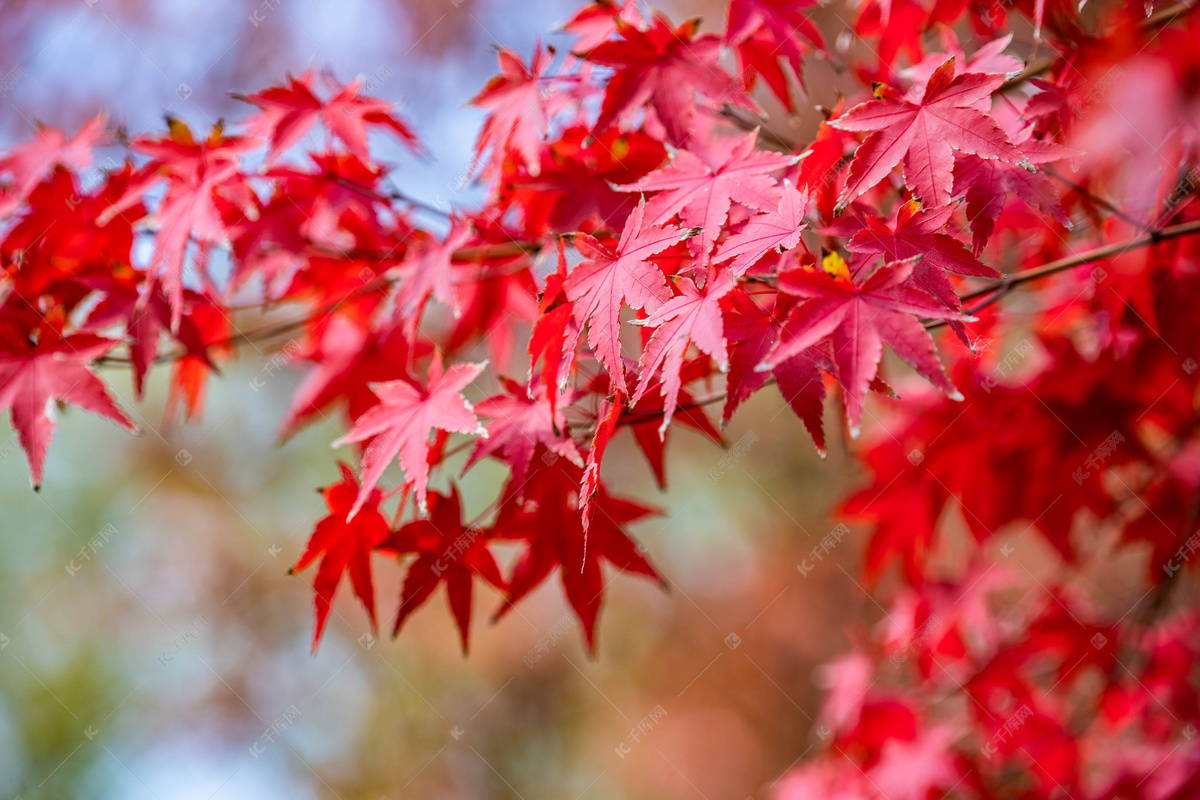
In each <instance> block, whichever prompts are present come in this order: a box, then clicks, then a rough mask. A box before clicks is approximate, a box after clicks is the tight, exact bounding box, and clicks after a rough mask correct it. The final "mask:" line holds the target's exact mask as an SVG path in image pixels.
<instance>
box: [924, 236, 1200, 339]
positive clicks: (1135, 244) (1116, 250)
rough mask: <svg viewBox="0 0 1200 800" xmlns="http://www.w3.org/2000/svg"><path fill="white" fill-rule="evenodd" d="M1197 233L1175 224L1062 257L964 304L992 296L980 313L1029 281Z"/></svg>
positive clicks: (1016, 275)
mask: <svg viewBox="0 0 1200 800" xmlns="http://www.w3.org/2000/svg"><path fill="white" fill-rule="evenodd" d="M1195 233H1200V220H1194V221H1192V222H1184V223H1182V224H1180V225H1172V226H1171V227H1169V228H1162V229H1151V230H1150V231H1148V232H1146V233H1144V234H1142V235H1141V236H1135V237H1134V238H1132V239H1126V240H1125V241H1123V242H1115V243H1114V244H1106V245H1104V246H1103V247H1097V248H1095V249H1094V250H1088V251H1086V252H1084V253H1078V254H1076V255H1073V256H1068V257H1066V258H1060V259H1058V260H1056V261H1051V262H1050V263H1048V264H1043V265H1042V266H1040V267H1034V268H1033V269H1027V270H1022V271H1021V272H1014V273H1013V274H1012V275H1009V276H1008V277H1007V278H1005V279H1003V280H1001V281H998V282H997V283H996V284H995V285H993V286H988V287H985V288H983V289H977V290H976V291H973V292H968V293H967V294H965V295H963V296H962V298H961V299H962V300H963V301H967V300H974V299H975V298H977V297H985V296H987V295H993V298H991V299H989V300H988V301H987V302H985V303H981V304H980V305H978V306H976V307H975V308H973V309H970V311H972V312H973V311H978V310H980V309H982V308H986V307H987V306H989V305H991V304H992V303H994V302H996V300H997V299H999V297H1002V296H1004V295H1006V294H1008V293H1009V292H1011V291H1012V290H1013V289H1014V288H1015V287H1017V286H1019V285H1021V284H1023V283H1029V282H1030V281H1035V280H1037V279H1038V278H1044V277H1046V276H1048V275H1054V274H1055V273H1058V272H1063V271H1065V270H1068V269H1073V268H1074V267H1081V266H1083V265H1085V264H1091V263H1092V262H1095V261H1103V260H1104V259H1106V258H1112V257H1113V256H1119V255H1121V254H1122V253H1124V252H1126V251H1129V250H1137V249H1139V248H1142V247H1149V246H1150V245H1154V244H1158V243H1160V242H1165V241H1168V240H1170V239H1178V238H1180V237H1183V236H1190V235H1192V234H1195ZM945 324H946V322H945V320H934V321H930V322H927V323H926V324H925V327H926V328H927V329H929V330H932V329H934V328H940V327H941V326H943V325H945Z"/></svg>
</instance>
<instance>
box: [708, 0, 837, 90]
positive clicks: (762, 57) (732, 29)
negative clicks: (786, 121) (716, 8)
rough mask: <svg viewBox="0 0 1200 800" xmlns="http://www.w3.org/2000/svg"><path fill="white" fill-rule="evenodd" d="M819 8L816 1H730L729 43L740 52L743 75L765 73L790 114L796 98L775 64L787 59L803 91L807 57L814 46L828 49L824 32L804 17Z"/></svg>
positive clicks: (726, 35)
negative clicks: (788, 88)
mask: <svg viewBox="0 0 1200 800" xmlns="http://www.w3.org/2000/svg"><path fill="white" fill-rule="evenodd" d="M816 5H817V3H816V2H815V0H802V1H801V2H795V0H730V3H729V21H728V23H727V24H726V26H725V27H726V31H725V41H726V43H727V44H729V45H730V46H733V47H737V48H738V50H737V52H738V55H739V56H740V60H741V62H742V67H743V70H742V71H743V74H746V73H747V72H748V71H749V70H750V69H751V68H753V69H756V70H757V71H759V72H762V73H763V75H764V77H766V78H767V83H768V84H769V85H770V87H771V90H772V91H773V92H774V93H775V95H776V96H777V97H778V98H779V99H780V101H781V102H782V103H783V104H784V105H786V106H787V107H788V110H789V111H790V110H792V98H791V95H790V93H789V92H788V91H787V81H786V79H785V78H783V76H782V74H778V76H777V77H775V74H776V73H778V71H779V68H778V66H776V65H775V63H774V62H776V61H777V60H778V59H780V58H782V59H785V60H786V61H787V63H788V66H790V67H791V69H792V73H793V74H794V75H795V76H796V79H797V80H798V81H800V86H801V88H803V86H804V57H805V56H806V55H808V52H809V50H811V49H812V48H811V46H812V45H815V46H816V47H818V48H820V49H821V50H824V49H825V42H824V39H823V38H822V36H821V32H820V31H819V30H818V29H817V26H816V25H814V24H813V23H812V21H811V20H809V18H808V17H807V16H805V15H804V8H805V7H806V6H816ZM801 37H803V39H802V38H801ZM805 40H807V42H806V41H805ZM747 45H749V46H747ZM750 74H751V75H753V72H750Z"/></svg>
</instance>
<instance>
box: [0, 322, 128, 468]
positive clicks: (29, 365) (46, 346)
mask: <svg viewBox="0 0 1200 800" xmlns="http://www.w3.org/2000/svg"><path fill="white" fill-rule="evenodd" d="M116 344H118V342H117V341H116V340H114V339H105V338H103V337H100V336H95V335H93V334H90V333H77V334H74V335H71V336H62V335H61V334H60V333H58V332H57V331H54V330H53V329H52V328H51V327H50V326H49V325H45V326H43V327H42V329H41V332H40V334H39V337H38V340H37V341H36V342H32V341H30V340H29V338H28V337H27V336H25V335H23V334H21V333H19V332H17V331H15V330H13V329H11V328H10V327H8V326H7V325H6V326H3V327H0V410H2V409H5V408H7V409H8V410H9V414H10V416H11V418H12V426H13V428H14V429H16V431H17V436H18V437H19V438H20V441H21V447H22V448H24V450H25V455H26V457H27V458H28V460H29V474H30V480H31V483H32V484H33V486H34V488H37V487H38V486H39V485H40V484H41V482H42V464H43V462H44V461H45V459H46V448H47V447H49V446H50V439H51V437H52V436H53V435H54V428H55V426H56V425H57V421H56V420H55V414H54V410H53V408H52V407H51V405H50V401H52V400H57V401H60V402H63V403H70V404H71V405H73V406H79V407H80V408H82V409H84V410H85V411H90V412H92V413H93V414H98V415H99V416H102V417H107V418H108V419H111V420H112V421H113V422H115V423H117V424H118V425H121V426H122V427H125V428H127V429H129V430H131V431H132V430H136V426H135V425H134V424H133V423H132V422H130V420H129V418H128V417H126V416H125V414H124V412H122V411H121V409H120V407H119V406H117V404H116V403H115V402H113V399H112V397H110V396H109V394H108V390H107V389H106V388H105V385H104V382H103V381H101V380H100V379H99V378H97V377H96V375H95V374H94V373H93V372H92V370H91V369H89V368H88V364H89V362H92V361H95V360H96V359H97V358H99V357H100V356H102V355H104V354H105V353H107V352H108V351H109V350H110V349H112V347H113V346H114V345H116Z"/></svg>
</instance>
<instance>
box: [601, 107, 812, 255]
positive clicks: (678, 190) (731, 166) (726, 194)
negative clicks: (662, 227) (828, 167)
mask: <svg viewBox="0 0 1200 800" xmlns="http://www.w3.org/2000/svg"><path fill="white" fill-rule="evenodd" d="M757 142H758V131H751V132H750V133H748V134H746V135H745V136H739V137H733V136H720V137H714V138H713V139H712V140H711V141H707V142H704V143H703V144H702V145H701V144H700V143H699V142H697V143H696V144H697V146H696V149H697V150H698V151H699V154H697V153H693V152H691V151H689V150H679V151H677V152H676V153H675V156H674V157H673V158H672V159H671V162H670V163H669V164H668V165H667V166H665V167H662V168H661V169H657V170H655V171H654V172H651V173H650V174H649V175H647V176H645V177H644V178H642V179H641V180H639V181H637V182H636V183H632V184H630V185H628V186H621V187H618V188H620V189H621V190H622V191H626V192H658V194H656V195H655V196H654V197H653V198H652V199H651V200H650V201H649V203H648V204H647V206H646V216H647V218H648V219H649V221H650V223H651V224H655V225H657V224H661V223H664V222H666V221H668V220H669V219H671V217H673V216H675V215H676V214H679V216H680V217H682V218H683V222H684V224H685V225H688V226H690V227H693V228H698V229H699V230H700V233H699V234H698V235H697V237H696V239H695V241H697V242H698V243H699V248H698V251H697V252H698V254H699V255H707V254H708V252H709V251H711V250H712V246H713V244H714V243H715V242H716V241H717V236H718V235H720V233H721V229H722V227H724V225H725V220H726V219H727V218H728V217H729V207H730V205H731V204H732V203H733V202H734V201H736V202H739V203H741V204H743V205H746V206H749V207H751V208H754V209H757V210H758V211H768V210H770V209H774V208H775V207H776V206H777V205H778V204H779V197H780V190H779V186H778V185H777V184H776V182H775V181H774V180H773V179H772V178H770V177H769V175H770V174H771V173H772V172H777V171H779V170H781V169H783V168H784V167H787V166H789V165H791V164H794V163H795V162H796V160H797V157H796V156H785V155H781V154H779V153H768V152H763V151H760V150H757V149H756V147H755V145H756V143H757Z"/></svg>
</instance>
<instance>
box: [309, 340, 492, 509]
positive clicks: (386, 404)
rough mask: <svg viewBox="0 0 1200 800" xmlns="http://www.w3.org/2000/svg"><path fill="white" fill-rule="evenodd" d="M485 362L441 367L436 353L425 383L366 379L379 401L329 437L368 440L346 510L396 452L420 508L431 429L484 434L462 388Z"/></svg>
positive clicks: (344, 441) (365, 493) (364, 493)
mask: <svg viewBox="0 0 1200 800" xmlns="http://www.w3.org/2000/svg"><path fill="white" fill-rule="evenodd" d="M486 366H487V363H486V362H485V363H482V364H455V365H454V366H452V367H450V369H448V370H446V371H445V372H444V373H443V372H442V364H441V358H440V357H438V356H437V355H435V356H434V358H433V360H432V362H431V363H430V365H429V382H428V384H427V385H425V386H421V385H419V384H417V383H414V382H412V381H409V380H403V379H402V380H395V381H387V382H386V383H375V384H371V391H372V392H374V393H375V395H376V397H378V398H379V405H377V406H374V407H373V408H371V409H369V410H368V411H367V412H366V413H364V414H363V415H362V416H361V417H359V419H358V422H356V423H355V425H354V428H353V429H352V430H351V431H350V432H349V433H348V434H346V435H345V436H343V437H341V438H340V439H338V440H337V441H335V442H334V443H333V446H334V447H341V446H342V445H345V444H351V443H354V442H367V441H368V440H370V441H369V444H367V446H366V449H365V450H364V451H363V459H362V462H363V477H362V489H360V490H359V493H358V499H357V500H355V502H354V507H353V508H352V509H351V510H350V514H351V516H353V515H354V514H356V513H357V512H358V510H359V509H360V508H362V506H363V504H364V503H365V502H366V501H367V498H368V496H369V494H370V491H371V489H373V488H374V487H375V485H376V484H377V483H379V479H380V478H381V477H382V476H383V471H384V470H385V469H387V466H388V464H390V463H391V461H392V459H393V458H396V457H399V461H400V466H401V467H402V468H403V469H404V485H405V486H406V487H413V488H415V489H416V493H417V504H418V505H419V506H420V507H421V509H424V508H425V493H426V486H427V485H428V483H429V461H428V456H429V434H430V432H431V431H434V430H440V431H446V432H448V433H475V434H478V435H480V436H486V435H487V430H486V429H484V427H483V426H482V425H481V424H480V423H479V420H478V419H476V417H475V412H474V411H473V410H472V408H471V404H470V403H468V402H467V400H466V399H465V398H464V397H463V396H462V394H461V392H462V389H463V388H464V387H465V386H466V385H467V384H468V383H470V382H471V381H473V380H475V378H476V377H478V376H479V373H481V372H483V370H484V368H485V367H486Z"/></svg>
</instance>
